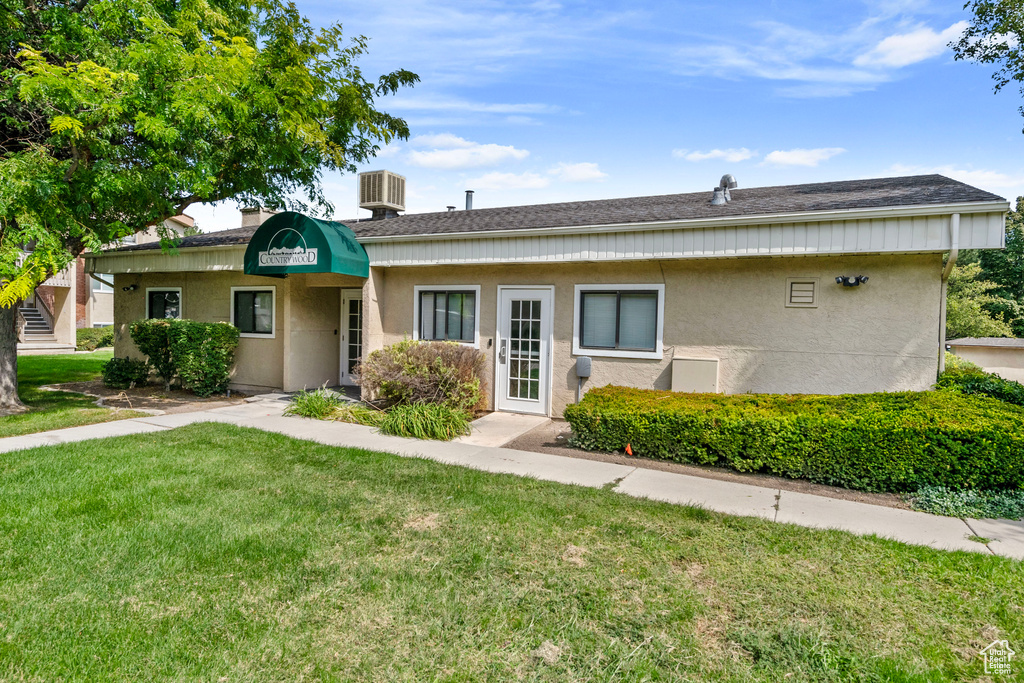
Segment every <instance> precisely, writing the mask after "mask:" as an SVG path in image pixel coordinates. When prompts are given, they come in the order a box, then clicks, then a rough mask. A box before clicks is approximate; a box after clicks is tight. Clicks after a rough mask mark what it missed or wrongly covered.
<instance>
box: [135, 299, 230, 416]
mask: <svg viewBox="0 0 1024 683" xmlns="http://www.w3.org/2000/svg"><path fill="white" fill-rule="evenodd" d="M129 331H130V332H131V336H132V341H134V342H135V345H136V346H138V347H139V351H141V352H142V353H144V354H146V356H147V357H148V358H149V361H150V362H151V363H152V364H153V366H154V367H155V368H156V371H157V374H158V375H160V377H161V378H162V379H163V380H164V387H165V388H166V389H170V386H171V380H173V379H174V378H175V377H177V378H178V380H179V381H180V382H181V386H182V388H184V389H188V390H190V391H191V392H192V393H194V394H195V395H196V396H204V397H205V396H211V395H213V394H218V393H222V392H223V391H225V390H226V389H227V387H228V383H229V381H230V379H231V369H232V367H233V366H234V364H235V349H236V348H237V347H238V336H239V335H238V328H237V327H235V326H234V325H231V324H229V323H205V322H199V321H196V320H173V319H167V320H164V319H160V318H153V319H150V320H136V321H135V322H133V323H132V324H131V326H130V328H129Z"/></svg>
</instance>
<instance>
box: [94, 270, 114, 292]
mask: <svg viewBox="0 0 1024 683" xmlns="http://www.w3.org/2000/svg"><path fill="white" fill-rule="evenodd" d="M96 277H101V278H103V279H104V280H106V281H107V282H113V281H114V276H113V275H111V274H110V273H96ZM89 280H90V281H91V283H92V291H94V292H113V291H114V288H113V287H110V286H109V285H105V284H103V283H102V282H100V281H99V280H97V279H96V278H95V277H90V278H89Z"/></svg>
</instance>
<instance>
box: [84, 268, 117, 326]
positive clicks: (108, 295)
mask: <svg viewBox="0 0 1024 683" xmlns="http://www.w3.org/2000/svg"><path fill="white" fill-rule="evenodd" d="M108 279H109V278H108ZM85 321H86V327H93V326H94V325H97V324H99V323H105V324H108V325H109V324H110V323H112V322H113V321H114V293H113V292H98V291H96V290H95V289H92V288H91V287H90V289H89V305H88V307H87V310H86V318H85Z"/></svg>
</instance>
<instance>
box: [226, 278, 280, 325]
mask: <svg viewBox="0 0 1024 683" xmlns="http://www.w3.org/2000/svg"><path fill="white" fill-rule="evenodd" d="M275 299H276V288H274V287H232V288H231V324H232V325H234V326H235V327H237V328H238V331H239V333H240V334H241V336H243V337H262V338H273V337H274V306H275Z"/></svg>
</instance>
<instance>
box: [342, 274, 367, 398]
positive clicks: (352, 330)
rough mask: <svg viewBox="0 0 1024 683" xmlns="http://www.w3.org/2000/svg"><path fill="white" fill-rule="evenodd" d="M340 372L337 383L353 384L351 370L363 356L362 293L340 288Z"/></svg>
mask: <svg viewBox="0 0 1024 683" xmlns="http://www.w3.org/2000/svg"><path fill="white" fill-rule="evenodd" d="M340 344H341V365H340V367H341V373H340V377H339V378H338V382H339V384H343V385H348V386H351V385H353V384H355V380H354V379H352V372H353V371H354V370H355V369H356V366H357V365H359V361H361V360H362V358H363V293H362V291H361V290H344V289H343V290H341V341H340Z"/></svg>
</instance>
